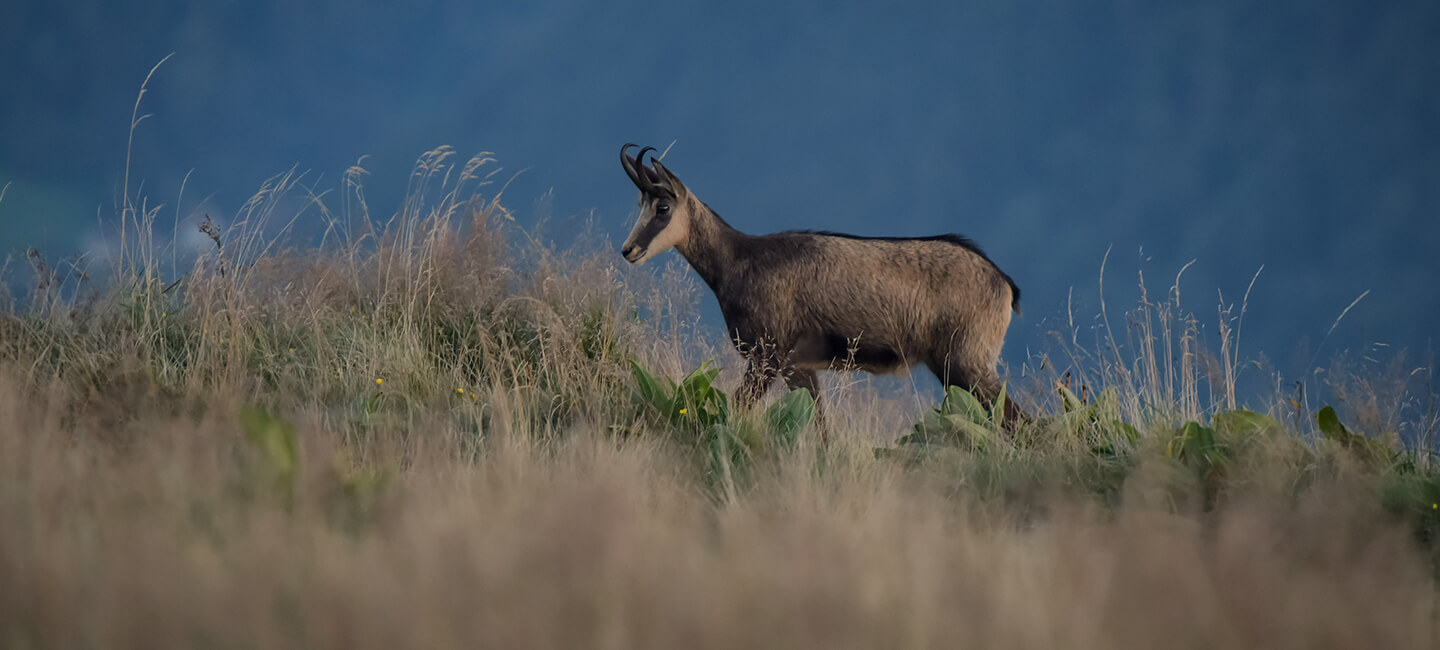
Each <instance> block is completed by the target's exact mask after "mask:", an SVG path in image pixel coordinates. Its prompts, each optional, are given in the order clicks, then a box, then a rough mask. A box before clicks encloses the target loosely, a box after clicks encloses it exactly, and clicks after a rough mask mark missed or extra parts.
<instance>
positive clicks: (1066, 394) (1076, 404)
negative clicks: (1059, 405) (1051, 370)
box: [1055, 382, 1085, 413]
mask: <svg viewBox="0 0 1440 650" xmlns="http://www.w3.org/2000/svg"><path fill="white" fill-rule="evenodd" d="M1055 392H1057V393H1059V394H1060V401H1061V402H1063V405H1064V407H1065V412H1066V413H1073V412H1075V411H1079V410H1081V409H1083V408H1085V404H1084V403H1083V402H1081V401H1080V398H1079V397H1076V396H1075V393H1072V392H1070V389H1069V388H1066V387H1065V384H1061V383H1058V382H1057V383H1056V384H1055Z"/></svg>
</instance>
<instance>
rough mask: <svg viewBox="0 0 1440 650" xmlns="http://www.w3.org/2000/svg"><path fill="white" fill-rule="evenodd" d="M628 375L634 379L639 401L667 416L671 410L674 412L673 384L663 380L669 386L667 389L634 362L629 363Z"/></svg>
mask: <svg viewBox="0 0 1440 650" xmlns="http://www.w3.org/2000/svg"><path fill="white" fill-rule="evenodd" d="M630 374H631V375H633V376H634V377H635V387H636V392H637V394H638V395H639V397H640V400H641V401H643V402H645V403H646V404H648V405H650V406H651V407H652V408H654V409H655V410H657V411H660V412H661V413H663V414H665V415H667V416H668V415H670V413H671V411H672V410H675V408H674V406H675V384H674V382H671V381H670V380H668V379H667V380H665V383H666V384H669V386H668V387H667V386H666V385H665V384H662V383H661V381H660V380H659V379H656V378H655V376H654V375H652V374H650V371H649V370H646V369H645V367H644V366H641V365H640V363H639V362H638V361H634V360H632V361H630Z"/></svg>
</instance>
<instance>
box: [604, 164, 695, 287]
mask: <svg viewBox="0 0 1440 650" xmlns="http://www.w3.org/2000/svg"><path fill="white" fill-rule="evenodd" d="M634 146H638V145H634V144H626V145H625V146H623V147H620V165H621V166H623V167H624V168H625V173H626V174H629V175H630V180H631V181H634V183H635V187H637V188H640V218H639V219H638V220H636V222H635V227H634V228H632V229H631V230H630V237H629V238H627V239H626V240H625V245H624V246H623V247H621V248H620V254H622V255H624V256H625V259H627V260H629V261H630V262H631V263H632V264H643V263H644V262H645V260H648V259H650V258H652V257H654V256H656V255H658V254H660V253H663V252H665V250H666V249H669V248H670V247H672V246H675V245H677V244H680V243H683V242H684V241H685V239H686V238H687V237H688V236H689V235H690V201H689V198H690V191H689V190H687V189H685V184H684V183H681V182H680V179H679V178H676V177H675V175H674V174H672V173H670V170H668V169H665V166H664V165H662V164H660V161H659V160H655V159H654V158H653V157H652V158H651V159H650V162H651V165H653V167H654V169H651V168H649V167H646V166H645V154H646V153H647V152H650V151H654V149H655V148H654V147H645V148H643V149H641V150H640V153H639V154H636V155H635V156H634V157H631V156H629V155H626V153H625V152H626V151H627V150H629V149H630V147H634Z"/></svg>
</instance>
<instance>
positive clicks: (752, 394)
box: [735, 358, 778, 409]
mask: <svg viewBox="0 0 1440 650" xmlns="http://www.w3.org/2000/svg"><path fill="white" fill-rule="evenodd" d="M777 372H778V369H777V368H776V367H775V365H774V364H770V363H766V362H765V361H764V360H763V359H755V358H752V359H750V365H749V366H747V367H746V368H745V378H744V379H741V380H740V388H739V389H738V390H736V391H735V405H736V406H739V407H740V408H741V409H749V408H750V407H751V406H752V405H754V404H755V402H758V401H760V398H761V397H764V396H765V391H767V390H769V389H770V383H771V382H773V381H775V374H776V373H777Z"/></svg>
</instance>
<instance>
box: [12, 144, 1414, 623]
mask: <svg viewBox="0 0 1440 650" xmlns="http://www.w3.org/2000/svg"><path fill="white" fill-rule="evenodd" d="M492 163H493V161H492V160H490V159H489V158H487V157H483V156H482V157H477V158H474V159H471V160H468V161H466V160H463V159H458V158H456V157H455V156H454V155H453V153H452V152H451V151H450V150H448V149H439V150H436V151H434V152H430V153H429V154H427V155H426V156H425V157H424V158H422V159H421V161H420V162H419V163H418V164H417V166H416V168H415V171H414V173H413V175H412V177H411V179H410V192H409V196H408V198H407V200H406V202H405V203H404V205H403V206H402V207H401V209H400V210H399V212H398V213H397V214H395V215H394V216H393V217H389V216H386V217H385V218H383V219H381V218H376V217H373V216H372V214H371V210H370V207H369V206H368V205H367V204H366V202H365V200H364V194H363V192H362V190H361V187H362V186H361V179H362V178H363V176H364V175H365V172H364V170H363V169H361V168H359V167H356V168H352V169H351V170H350V171H349V173H347V174H346V176H345V178H344V181H343V183H342V184H341V185H342V187H341V188H340V189H339V190H337V191H335V192H334V193H332V194H325V193H321V192H319V191H317V190H315V189H313V188H308V187H306V186H304V185H303V184H302V183H301V182H300V180H299V179H298V178H297V177H295V176H291V175H287V176H281V177H277V178H276V179H273V180H272V181H271V182H270V183H267V185H266V186H265V188H263V189H262V191H261V192H260V193H259V194H257V195H256V197H255V198H254V199H253V200H252V201H251V202H250V203H248V204H247V205H246V206H245V208H244V209H243V210H242V211H241V213H240V214H239V215H237V218H236V220H235V222H234V223H233V224H230V225H229V226H228V227H225V228H222V227H220V226H218V225H217V224H215V223H213V222H211V221H210V220H208V219H206V220H204V221H203V222H201V223H199V224H187V225H185V227H187V228H193V227H198V228H201V229H202V232H204V234H205V235H206V236H207V240H208V242H209V244H207V247H206V249H205V251H204V252H202V253H201V254H199V255H198V256H197V257H194V258H193V259H192V260H185V259H184V258H183V257H178V256H176V254H175V251H173V250H170V249H169V248H167V245H165V244H163V242H162V238H161V237H159V236H157V235H156V230H157V229H156V227H155V222H156V220H157V218H158V214H159V213H158V211H157V209H151V208H148V207H146V206H145V205H144V204H141V203H139V202H138V201H136V202H133V203H132V201H131V200H128V199H127V202H126V203H125V205H124V206H122V209H121V213H122V214H121V221H122V222H123V224H124V226H123V229H124V237H123V240H122V241H123V243H121V244H120V245H119V247H118V248H117V249H116V250H115V251H114V252H113V254H112V256H111V257H110V258H109V259H108V260H107V261H106V262H104V263H103V264H99V263H97V264H93V265H87V264H85V263H84V262H83V261H74V263H69V262H67V263H59V264H57V263H56V262H54V261H52V260H47V259H46V258H45V256H44V255H42V254H41V253H40V252H38V251H36V252H33V253H32V254H31V256H30V257H29V258H28V259H27V260H23V261H19V262H20V263H15V264H12V265H10V266H9V267H8V269H9V272H10V273H11V274H12V277H13V274H18V273H21V272H22V271H24V274H25V277H24V278H23V280H24V282H25V283H26V284H27V290H26V292H25V296H24V297H23V299H19V298H15V297H9V296H7V298H8V299H7V300H6V305H7V307H6V309H5V312H4V313H3V315H0V585H3V587H0V643H3V644H4V645H6V646H7V647H16V648H51V647H104V648H125V647H135V648H155V647H177V646H183V647H235V648H279V647H337V648H338V647H346V648H366V647H375V648H395V647H553V648H575V647H612V648H640V647H654V648H676V647H693V648H709V647H715V648H720V647H744V648H752V647H788V648H798V647H825V648H845V647H853V648H876V647H887V648H901V647H903V648H923V647H965V646H985V647H1073V648H1126V647H1135V648H1156V647H1196V648H1216V647H1266V648H1284V647H1293V648H1325V647H1336V648H1341V647H1343V648H1354V647H1389V648H1404V647H1417V648H1418V647H1434V646H1435V645H1436V644H1437V643H1440V626H1437V618H1436V615H1437V610H1436V607H1437V598H1436V597H1437V592H1436V583H1435V577H1436V571H1435V558H1436V557H1437V555H1436V553H1437V549H1440V539H1437V537H1436V535H1437V533H1440V505H1437V504H1440V475H1437V473H1436V471H1435V467H1434V464H1433V462H1432V456H1431V452H1430V449H1429V443H1430V437H1429V436H1430V434H1431V433H1432V432H1433V430H1434V427H1435V421H1434V417H1435V416H1434V410H1433V409H1429V407H1428V406H1427V405H1428V404H1429V403H1430V402H1429V401H1428V400H1432V399H1433V397H1432V396H1431V395H1430V394H1428V393H1426V394H1414V393H1411V392H1406V391H1405V389H1404V386H1406V385H1407V384H1406V383H1405V382H1400V383H1399V384H1381V383H1375V382H1370V383H1366V381H1361V380H1359V379H1357V380H1356V381H1352V382H1350V383H1348V384H1346V385H1347V386H1350V387H1351V388H1350V389H1349V392H1348V393H1345V394H1346V395H1348V396H1349V397H1348V399H1350V400H1351V401H1352V403H1350V404H1349V405H1342V408H1341V410H1340V413H1339V414H1337V412H1336V411H1335V410H1334V409H1333V408H1330V407H1328V406H1327V405H1325V404H1319V403H1312V401H1311V398H1307V397H1305V396H1303V395H1301V394H1294V395H1293V396H1292V397H1293V398H1283V397H1281V396H1280V395H1281V394H1282V392H1281V391H1277V397H1276V398H1275V399H1274V400H1272V401H1273V403H1268V404H1244V403H1242V401H1243V400H1240V399H1237V391H1236V382H1237V375H1240V374H1242V373H1243V372H1249V370H1246V366H1245V364H1244V363H1243V360H1242V359H1240V358H1238V354H1237V353H1236V352H1235V350H1236V339H1237V337H1238V333H1237V332H1236V331H1233V330H1232V329H1231V328H1232V326H1233V325H1236V324H1238V318H1232V317H1231V315H1230V314H1223V313H1222V316H1221V318H1222V322H1221V323H1220V324H1219V329H1218V332H1212V333H1210V336H1211V338H1213V339H1218V340H1217V341H1216V346H1215V349H1213V350H1210V349H1208V348H1207V347H1206V346H1205V337H1203V336H1201V335H1200V332H1201V325H1200V324H1199V323H1198V321H1197V320H1196V319H1195V318H1194V317H1193V316H1190V315H1189V314H1188V313H1186V312H1184V311H1183V310H1181V309H1180V306H1179V304H1178V296H1177V295H1176V294H1175V292H1172V294H1171V295H1169V296H1167V297H1166V298H1164V299H1158V300H1153V301H1152V300H1146V301H1145V302H1144V303H1142V304H1141V305H1139V306H1138V307H1137V308H1136V309H1135V310H1133V311H1131V312H1130V313H1128V314H1125V315H1123V316H1122V315H1118V314H1117V315H1104V316H1103V318H1102V320H1101V322H1102V323H1103V326H1102V327H1101V329H1100V330H1099V331H1100V332H1101V337H1100V338H1099V339H1098V340H1099V343H1097V344H1096V345H1095V346H1093V347H1092V348H1086V347H1085V346H1082V345H1079V344H1078V343H1076V342H1075V341H1076V337H1070V338H1069V341H1063V340H1062V341H1061V342H1060V343H1059V344H1057V351H1056V352H1055V353H1053V354H1052V355H1050V356H1037V357H1035V358H1034V359H1033V360H1032V361H1031V362H1027V363H1026V364H1024V365H1023V366H1021V367H1012V368H1009V369H1008V373H1007V374H1008V377H1009V379H1010V381H1011V384H1010V387H1009V389H1008V392H1009V394H1010V395H1011V397H1012V398H1016V399H1019V400H1021V402H1022V404H1024V405H1025V406H1026V408H1027V409H1028V410H1030V411H1031V412H1032V413H1035V414H1036V415H1037V417H1036V422H1034V423H1032V424H1029V425H1025V426H1021V427H1020V428H1019V430H1018V431H1017V432H1016V433H1015V434H1014V435H1010V434H1007V433H1005V432H1004V426H1003V424H1004V423H1001V422H997V421H996V420H995V418H994V416H993V415H992V414H994V413H999V412H1000V411H999V409H995V408H994V406H995V405H993V404H981V403H979V402H977V401H975V400H974V398H973V397H971V396H970V395H969V394H968V393H965V392H963V391H957V390H951V391H949V392H948V393H947V394H946V395H945V396H944V399H943V401H940V402H939V403H938V404H937V403H928V402H930V401H932V400H933V397H932V396H930V395H929V394H928V393H927V392H926V391H923V390H922V391H911V392H910V393H909V394H905V395H898V396H897V395H894V394H892V393H894V392H895V391H889V392H886V391H881V390H878V389H877V388H876V386H875V385H874V383H872V381H871V380H869V379H868V378H867V377H865V376H864V375H857V374H837V375H834V376H832V377H831V378H829V379H828V380H827V381H828V383H827V384H826V388H825V390H824V391H823V395H822V400H824V401H825V404H826V408H827V409H828V413H827V416H828V418H827V426H828V427H829V429H828V431H829V443H828V444H825V445H821V444H820V443H819V438H820V436H819V435H818V434H817V432H816V430H815V425H814V423H813V421H812V420H813V418H812V414H813V403H812V402H811V401H810V400H809V399H808V395H806V394H804V393H792V394H784V393H783V392H781V391H779V390H777V391H776V392H774V393H772V394H771V395H770V398H769V400H767V402H766V405H765V406H764V407H763V408H762V409H757V410H756V412H753V413H741V412H738V411H736V410H735V409H733V408H732V405H731V400H730V398H729V396H728V394H727V393H726V390H725V389H727V388H730V387H732V386H734V385H735V381H736V378H737V376H738V369H739V362H740V360H739V359H738V357H736V356H735V354H734V352H733V351H732V350H731V349H730V346H729V344H728V342H726V341H725V340H724V338H723V335H722V334H720V333H719V332H717V331H715V330H713V329H708V328H705V327H703V326H702V325H701V323H700V320H699V318H698V316H697V305H698V304H700V303H701V302H702V301H704V300H709V299H710V297H709V296H708V295H707V294H706V293H705V291H704V289H703V287H698V286H697V285H696V284H695V283H694V282H693V281H691V280H690V279H689V276H687V275H686V274H685V273H684V269H683V268H682V267H681V266H679V265H678V264H677V265H672V266H670V267H669V268H668V269H665V270H663V271H660V272H656V271H654V270H653V269H652V268H648V267H647V268H644V269H635V268H632V267H629V266H628V265H626V264H625V263H624V261H623V260H622V259H621V258H620V256H619V255H618V254H616V253H615V252H614V247H613V246H611V245H610V244H608V243H607V242H605V241H603V239H601V238H598V237H592V236H581V237H579V238H578V239H577V241H576V242H575V243H574V244H573V245H571V246H568V247H566V248H565V249H563V250H561V249H556V248H555V247H554V246H552V245H550V244H547V243H546V238H544V237H543V236H541V235H540V234H539V233H537V232H536V231H533V230H528V231H527V230H525V229H522V228H519V227H517V226H515V225H514V223H513V220H512V219H511V218H510V215H509V213H508V212H507V211H506V209H505V208H504V207H503V206H502V205H501V204H500V203H499V200H498V192H499V188H498V186H497V185H494V184H492V183H491V182H490V181H491V179H490V178H489V174H490V173H491V170H492V169H493V164H492ZM296 222H300V223H319V224H321V228H322V231H323V237H321V238H320V241H319V243H318V245H317V244H311V243H306V240H302V239H301V238H298V237H295V236H292V235H290V234H288V233H289V225H288V224H292V223H296ZM174 260H182V261H183V263H182V264H179V265H178V266H179V267H180V268H179V271H175V270H174V269H175V267H176V266H177V264H176V263H175V262H174ZM101 266H103V267H105V268H100V267H101ZM1236 316H1238V315H1236ZM1112 319H1113V322H1114V326H1115V328H1114V329H1115V330H1120V333H1119V334H1116V333H1114V330H1112V329H1111V327H1110V326H1111V323H1112ZM1062 338H1065V337H1062ZM1427 372H1428V371H1427ZM1332 379H1334V377H1333V376H1332ZM1335 381H1337V382H1338V381H1340V380H1339V379H1335ZM1387 390H1388V392H1387ZM902 392H903V391H902ZM1336 394H1338V393H1336ZM1427 409H1428V410H1427ZM1342 416H1344V417H1342ZM1347 420H1350V421H1347ZM1401 440H1404V441H1405V442H1404V443H1402V442H1401Z"/></svg>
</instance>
